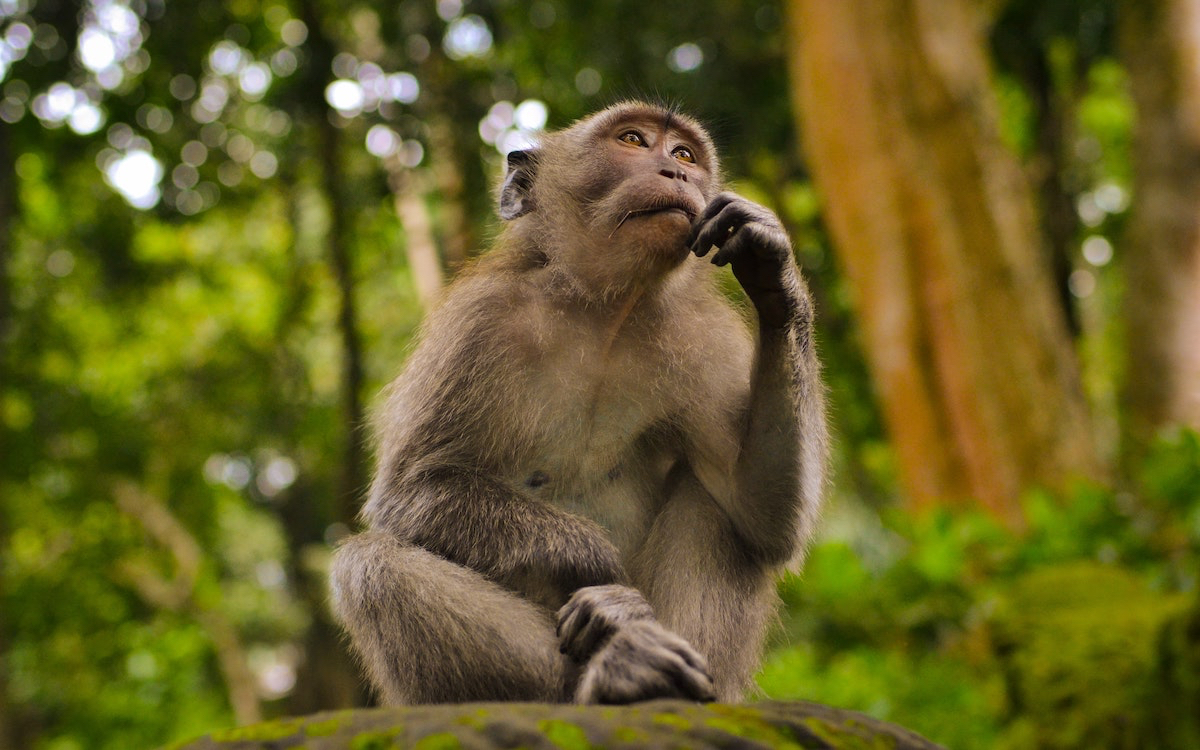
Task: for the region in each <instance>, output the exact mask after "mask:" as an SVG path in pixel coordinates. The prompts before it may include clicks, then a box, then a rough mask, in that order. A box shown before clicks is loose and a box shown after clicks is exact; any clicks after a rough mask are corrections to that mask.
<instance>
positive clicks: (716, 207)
mask: <svg viewBox="0 0 1200 750" xmlns="http://www.w3.org/2000/svg"><path fill="white" fill-rule="evenodd" d="M736 200H740V197H739V196H738V195H737V193H728V192H726V193H721V194H720V195H718V196H717V197H716V198H713V199H712V201H711V202H710V203H709V204H708V205H707V206H705V207H704V210H703V211H701V212H700V215H699V216H697V217H696V218H695V219H694V220H693V221H692V231H691V232H689V233H688V237H687V241H686V242H684V244H685V245H687V246H688V247H691V246H692V245H693V244H695V242H696V237H698V236H699V235H700V230H701V229H703V228H704V225H705V224H707V223H708V222H709V220H711V219H712V218H713V217H714V216H716V215H717V214H719V213H721V211H723V210H724V209H725V207H726V206H728V205H729V204H730V203H733V202H734V201H736ZM705 250H706V251H707V248H705Z"/></svg>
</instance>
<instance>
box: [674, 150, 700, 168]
mask: <svg viewBox="0 0 1200 750" xmlns="http://www.w3.org/2000/svg"><path fill="white" fill-rule="evenodd" d="M671 156H674V157H675V158H676V159H678V160H679V161H683V162H687V163H688V164H695V163H696V155H695V154H693V153H692V150H691V149H690V148H688V147H687V146H676V147H675V148H673V149H672V150H671Z"/></svg>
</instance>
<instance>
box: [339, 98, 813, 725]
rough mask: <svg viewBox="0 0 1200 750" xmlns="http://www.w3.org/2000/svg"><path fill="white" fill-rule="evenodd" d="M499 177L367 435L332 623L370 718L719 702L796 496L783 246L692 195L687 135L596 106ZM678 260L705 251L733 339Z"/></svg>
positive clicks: (788, 537) (685, 262)
mask: <svg viewBox="0 0 1200 750" xmlns="http://www.w3.org/2000/svg"><path fill="white" fill-rule="evenodd" d="M631 128H632V129H636V130H637V131H638V133H639V135H640V137H641V138H642V143H639V144H633V143H629V142H625V141H622V140H620V139H619V138H620V136H621V135H622V134H623V133H624V132H625V131H626V130H629V129H631ZM680 145H683V146H686V148H687V149H688V150H689V151H690V152H691V153H692V154H693V156H694V163H688V162H687V161H686V160H684V161H680V159H679V157H680V156H681V155H682V154H683V152H681V151H678V147H679V146H680ZM673 149H674V150H673ZM510 164H511V165H513V166H512V169H511V171H510V175H509V180H508V181H507V182H506V184H505V187H504V189H503V192H502V197H501V213H502V215H505V216H507V217H509V218H511V219H512V221H510V222H509V223H508V224H507V225H506V228H505V230H504V231H503V233H502V234H501V236H500V237H499V239H498V240H497V242H496V244H495V247H494V248H493V249H492V250H491V252H490V253H489V254H488V255H487V256H485V257H484V258H483V259H482V260H481V261H480V262H479V263H478V264H477V265H476V266H475V267H474V268H473V269H472V270H471V271H469V272H467V273H466V274H464V275H463V276H462V277H461V278H459V279H458V280H457V281H456V282H455V283H454V284H453V285H452V287H451V288H450V290H449V291H448V293H447V295H446V298H445V300H444V302H443V304H442V305H441V306H440V307H439V308H438V309H437V310H435V311H434V312H433V313H432V314H431V315H430V316H429V319H428V320H427V321H426V324H425V326H424V332H423V335H422V340H421V343H420V345H419V346H418V347H417V349H416V351H415V352H414V353H413V355H412V357H411V358H410V360H409V362H408V365H407V367H406V368H405V371H404V373H403V374H402V375H401V376H400V378H398V379H397V380H396V382H395V383H393V385H392V386H391V387H390V389H389V392H388V395H387V402H386V404H385V406H384V407H383V409H382V410H381V411H380V413H379V417H378V420H377V433H378V441H379V468H378V473H377V476H376V478H375V482H374V484H373V486H372V489H371V493H370V497H369V499H368V500H367V503H366V505H365V507H364V508H363V517H364V519H365V520H366V522H367V524H368V525H369V527H370V530H369V531H367V532H364V533H362V534H359V535H358V536H356V537H353V538H351V539H350V540H349V541H347V542H346V543H345V544H344V545H343V546H342V547H341V548H340V549H339V550H338V552H337V554H336V558H335V561H334V566H333V572H332V579H333V591H334V603H335V608H336V611H337V614H338V616H339V617H340V618H341V620H342V622H343V623H344V624H345V627H346V629H347V631H348V632H349V634H350V636H351V640H352V644H353V647H354V649H355V651H356V652H357V653H358V654H359V656H360V657H361V659H362V661H363V663H364V665H365V666H366V669H367V672H368V673H369V675H370V677H371V680H372V682H373V683H374V684H375V686H376V687H377V688H378V689H379V691H380V693H381V696H382V698H383V700H384V701H386V702H388V703H422V702H436V701H466V700H483V699H490V700H506V699H507V700H549V701H560V700H571V699H576V700H582V701H601V702H625V701H630V700H640V699H643V698H652V697H666V696H682V697H690V698H694V699H707V698H711V697H714V696H715V697H717V698H719V699H721V700H736V699H738V698H740V697H741V696H742V695H743V692H744V691H745V690H746V689H747V687H748V685H749V679H750V676H751V674H752V672H753V670H754V668H755V665H756V663H757V660H758V657H759V652H760V649H761V643H762V638H763V633H764V630H765V628H766V625H767V622H768V620H769V619H770V617H771V614H772V612H773V607H774V601H775V595H774V590H773V580H774V576H775V574H776V572H777V571H778V569H779V568H780V567H782V566H784V565H786V564H788V563H789V562H792V563H795V562H798V560H799V558H800V556H801V554H802V551H803V547H804V544H805V542H806V540H807V539H808V538H809V537H810V536H811V534H812V530H813V525H814V522H815V518H816V514H817V509H818V505H819V502H820V495H821V490H822V483H823V471H824V460H825V441H826V437H825V425H824V415H823V406H822V403H823V401H822V399H823V395H822V387H821V385H820V381H819V366H818V363H817V359H816V356H815V353H814V352H813V348H812V340H811V324H812V310H811V305H810V303H809V298H808V294H807V291H806V290H805V288H804V285H803V282H802V280H801V279H800V277H799V274H798V272H797V271H796V269H795V265H794V261H792V259H791V251H790V246H789V245H788V242H787V238H786V235H784V234H783V233H782V228H781V227H779V225H778V220H776V219H775V218H774V216H773V215H772V214H770V212H768V211H766V209H763V208H761V207H758V206H754V205H753V204H749V203H748V202H746V201H744V200H743V199H740V198H737V197H736V196H733V195H732V194H723V195H721V194H720V193H719V188H720V185H719V178H718V176H717V175H718V165H717V157H716V152H715V150H714V148H713V146H712V143H711V141H710V139H709V137H708V135H707V134H706V133H705V132H704V130H703V128H701V127H700V126H699V125H698V124H696V123H695V122H694V121H692V120H691V119H689V118H686V117H683V116H681V115H679V114H677V113H674V112H671V111H668V110H663V109H661V108H657V107H652V106H649V105H645V104H641V103H636V102H634V103H626V104H622V105H618V106H616V107H613V108H610V109H608V110H605V111H603V112H601V113H599V114H597V115H593V116H592V117H590V118H587V119H585V120H582V121H580V122H579V123H576V124H575V125H574V126H572V127H571V128H569V129H567V130H564V131H561V132H559V133H553V134H549V135H547V136H546V137H545V138H544V140H543V141H542V142H541V143H540V144H539V146H538V149H537V150H536V151H535V152H534V153H532V154H529V155H523V154H518V155H515V156H514V157H512V158H511V159H510ZM719 196H720V197H719ZM727 203H728V204H731V207H730V208H728V209H727V210H725V211H724V212H721V213H719V214H718V213H717V209H719V208H721V207H722V206H723V205H725V204H727ZM663 207H674V208H677V209H678V210H674V211H666V210H656V209H661V208H663ZM706 207H708V208H709V210H710V212H711V213H713V214H714V215H713V216H705V215H702V214H703V212H704V211H705V209H706ZM723 221H724V222H726V223H730V226H728V227H726V226H725V225H724V224H721V223H720V222H723ZM693 237H698V239H697V242H699V243H700V244H701V245H705V244H706V243H708V241H709V238H713V239H712V244H716V245H723V248H722V251H721V252H720V253H718V254H717V262H722V261H725V262H728V261H730V260H731V261H732V263H733V267H734V272H735V274H736V275H737V277H738V278H739V280H741V281H742V284H743V286H745V288H746V290H747V293H748V294H749V296H750V298H751V300H752V301H753V302H754V303H755V306H756V309H757V310H758V312H759V317H760V325H759V330H758V333H757V335H753V334H752V332H751V331H750V329H749V328H748V326H747V325H746V323H745V322H744V321H743V319H742V317H741V316H740V315H739V314H738V313H737V312H736V311H735V310H734V309H733V308H732V307H731V306H730V305H729V304H728V303H727V302H726V301H725V299H724V298H723V297H722V295H721V294H720V293H719V292H718V290H717V289H716V287H715V284H714V280H713V274H712V264H711V263H709V262H708V261H707V260H705V259H703V258H701V257H697V254H694V253H698V254H701V255H702V254H703V253H704V252H706V251H707V249H708V248H707V247H696V248H692V250H693V252H688V245H687V242H688V241H689V240H690V239H692V238H693ZM722 253H725V254H726V255H725V257H723V256H722ZM647 604H648V605H649V606H646V605H647ZM564 605H565V606H564ZM556 612H557V614H556ZM651 613H652V614H651ZM560 651H561V653H560Z"/></svg>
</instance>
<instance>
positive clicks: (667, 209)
mask: <svg viewBox="0 0 1200 750" xmlns="http://www.w3.org/2000/svg"><path fill="white" fill-rule="evenodd" d="M670 213H674V214H679V215H680V216H682V217H683V218H685V219H687V221H688V223H689V224H690V223H692V222H693V221H695V220H696V210H695V209H693V208H692V207H691V206H685V205H683V204H682V203H669V204H666V205H662V206H647V207H646V208H635V209H633V210H631V211H627V212H626V213H625V215H624V216H622V217H621V220H620V221H619V222H617V227H618V228H619V227H620V226H621V225H622V224H624V223H625V222H627V221H629V220H630V219H633V218H637V217H644V216H655V215H657V214H670Z"/></svg>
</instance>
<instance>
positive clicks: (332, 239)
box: [301, 0, 366, 524]
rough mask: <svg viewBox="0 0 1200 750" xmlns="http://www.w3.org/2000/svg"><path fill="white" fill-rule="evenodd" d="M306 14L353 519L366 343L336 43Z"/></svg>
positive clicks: (361, 458)
mask: <svg viewBox="0 0 1200 750" xmlns="http://www.w3.org/2000/svg"><path fill="white" fill-rule="evenodd" d="M301 16H302V20H303V21H304V22H305V24H307V26H308V28H309V35H310V36H309V45H308V46H309V50H310V53H311V55H312V60H311V61H310V62H309V65H308V70H307V73H306V75H307V77H308V90H309V98H308V100H307V102H306V106H307V108H308V110H309V114H310V116H311V118H312V120H313V124H314V126H315V127H316V129H317V134H318V137H317V144H316V148H317V150H318V151H319V152H320V153H319V154H318V162H319V163H320V169H321V172H320V174H321V178H320V179H321V188H322V190H323V192H324V194H325V200H326V203H327V204H328V207H329V232H328V235H327V236H326V238H325V247H326V250H327V252H328V257H329V265H330V268H331V269H332V271H333V276H334V279H335V281H336V282H337V287H338V291H339V293H340V295H341V299H340V301H339V306H338V331H339V333H340V334H341V338H342V383H341V396H342V414H343V420H344V426H345V430H346V431H345V436H344V439H345V443H344V444H343V453H342V464H341V475H340V477H339V481H338V487H337V505H336V508H337V517H338V520H340V521H342V522H343V523H346V524H351V523H353V521H354V518H355V516H356V515H357V513H358V506H359V503H360V500H361V498H362V494H363V493H364V491H365V490H366V446H365V431H366V430H365V428H366V424H365V422H366V420H365V419H364V412H363V405H362V395H361V394H362V387H363V381H364V379H365V376H364V374H363V354H362V344H361V342H360V338H359V331H358V313H357V307H356V304H355V286H354V271H353V268H352V262H351V258H350V247H349V246H350V222H349V221H348V217H347V213H348V211H349V208H348V207H347V205H346V191H345V185H344V183H345V179H344V175H343V169H342V154H341V133H340V132H339V130H338V128H336V127H335V126H334V124H333V123H332V122H331V121H330V119H329V116H330V114H331V113H330V112H329V111H328V109H327V107H326V104H325V98H324V91H325V86H326V84H327V83H328V82H329V81H328V80H327V78H328V76H329V71H330V69H331V68H332V63H333V56H334V45H333V42H332V40H331V39H330V38H329V36H328V35H327V34H326V32H325V30H324V24H323V23H322V20H321V16H320V13H319V12H318V9H317V6H316V4H315V3H314V1H313V0H306V1H305V2H304V3H303V4H302V5H301Z"/></svg>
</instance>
